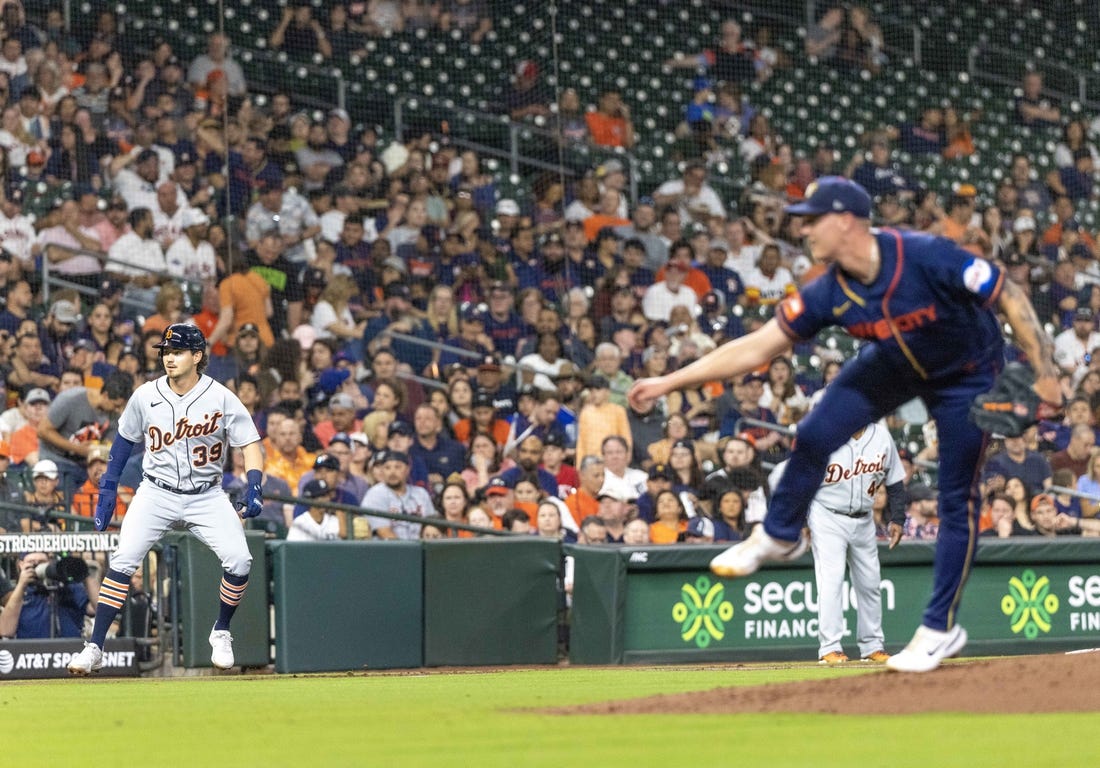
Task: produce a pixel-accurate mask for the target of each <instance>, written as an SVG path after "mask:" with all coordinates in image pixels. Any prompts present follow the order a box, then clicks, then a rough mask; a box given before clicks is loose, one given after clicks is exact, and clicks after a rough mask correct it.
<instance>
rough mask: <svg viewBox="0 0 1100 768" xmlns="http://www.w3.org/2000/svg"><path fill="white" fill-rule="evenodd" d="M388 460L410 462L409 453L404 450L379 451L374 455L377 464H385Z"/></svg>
mask: <svg viewBox="0 0 1100 768" xmlns="http://www.w3.org/2000/svg"><path fill="white" fill-rule="evenodd" d="M387 461H400V462H401V463H402V464H406V465H407V464H408V463H409V454H407V453H405V452H404V451H379V452H378V453H376V454H375V455H374V463H375V464H385V463H386V462H387Z"/></svg>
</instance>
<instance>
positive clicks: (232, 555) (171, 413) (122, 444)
mask: <svg viewBox="0 0 1100 768" xmlns="http://www.w3.org/2000/svg"><path fill="white" fill-rule="evenodd" d="M155 346H157V347H159V348H160V356H161V363H162V365H163V366H164V371H165V375H164V376H162V377H160V378H158V379H155V380H154V381H150V382H148V383H146V384H143V385H142V386H140V387H138V389H137V391H135V392H134V394H133V396H132V397H131V398H130V401H129V402H128V403H127V404H126V408H125V410H124V411H123V412H122V416H121V417H120V418H119V424H118V438H117V439H116V441H115V443H114V444H113V445H112V446H111V455H110V460H109V462H108V465H107V471H106V472H105V473H104V474H103V477H102V478H101V480H100V482H99V501H98V502H97V504H96V512H95V526H96V530H100V531H102V530H104V529H106V528H107V526H108V525H109V524H110V523H111V519H112V517H113V516H114V512H115V502H116V491H117V489H118V479H119V476H120V474H121V472H122V468H123V466H124V465H125V464H126V460H127V459H128V458H129V456H130V453H131V452H132V450H133V448H134V446H135V445H136V444H137V443H139V442H141V441H144V442H145V456H144V458H143V460H142V467H141V468H142V474H143V476H144V479H143V480H142V482H141V484H140V485H139V486H138V489H137V492H136V493H135V494H134V498H133V501H131V502H130V507H129V510H128V511H127V514H126V517H125V518H124V519H123V521H122V528H121V531H120V533H119V543H118V550H117V551H116V552H115V553H114V554H113V555H112V556H111V567H110V568H109V569H108V571H107V575H106V576H105V577H104V579H103V586H102V587H101V588H100V593H99V602H98V604H97V605H96V616H95V627H94V629H93V631H92V637H91V639H90V641H89V642H86V643H85V644H84V649H83V650H82V651H81V652H80V653H78V654H76V655H75V656H73V658H72V659H71V660H70V662H69V672H71V673H72V674H76V675H86V674H88V673H90V672H95V671H97V670H99V669H100V668H101V667H102V666H103V642H104V640H105V639H106V637H107V629H108V628H109V627H110V625H111V622H112V621H114V619H115V616H116V615H117V614H118V612H119V610H120V609H121V608H122V605H123V603H124V602H125V600H126V595H127V593H128V591H129V589H130V577H131V576H132V575H133V573H134V571H135V570H137V568H138V566H139V565H141V562H142V560H143V559H144V558H145V555H146V554H147V553H148V552H149V549H150V548H151V547H152V546H153V544H154V543H156V542H157V540H158V539H160V537H161V536H162V535H164V533H165V532H166V531H167V530H168V529H169V528H186V529H188V530H190V531H191V532H192V533H194V534H195V535H196V536H197V537H198V538H199V539H200V540H201V541H202V542H203V543H204V544H206V545H207V546H208V547H210V548H211V549H212V550H213V551H214V554H216V555H217V556H218V558H219V559H220V560H221V563H222V568H223V569H224V573H223V574H222V579H221V588H220V607H219V613H218V620H217V621H216V622H215V624H214V628H213V630H212V631H211V633H210V646H211V655H210V661H211V663H212V664H213V665H214V666H215V667H217V668H219V669H229V668H230V667H232V666H233V663H234V659H233V638H232V636H231V635H230V634H229V622H230V620H231V619H232V617H233V613H234V612H235V611H236V609H237V605H238V604H239V603H240V601H241V598H242V597H243V596H244V592H245V587H246V586H247V584H248V573H249V569H250V568H251V565H252V557H251V555H250V554H249V552H248V545H247V544H246V542H245V537H244V530H243V528H242V526H241V518H244V517H255V516H256V515H258V514H260V512H262V511H263V496H262V492H261V489H260V483H261V479H262V467H263V452H262V450H261V448H260V436H259V434H258V433H257V431H256V427H255V425H254V424H253V423H252V417H251V416H250V415H249V413H248V411H247V410H246V409H245V407H244V405H242V404H241V401H240V400H238V399H237V397H236V395H234V394H233V393H232V392H230V391H229V390H228V389H226V388H225V387H223V386H222V385H221V384H219V383H218V382H216V381H214V380H213V379H212V378H210V377H209V376H206V375H204V374H203V370H205V368H206V364H207V351H206V338H205V337H204V336H203V334H202V331H200V330H199V329H198V328H196V327H195V326H193V325H186V324H184V323H175V324H172V325H170V326H168V328H167V329H165V331H164V337H163V338H162V339H161V341H160V342H158V343H157V344H156V345H155ZM232 448H242V449H243V450H244V464H245V470H246V476H247V488H246V491H245V495H244V501H243V504H242V506H241V507H240V508H239V509H238V510H234V509H233V505H232V504H231V503H230V501H229V497H228V496H227V495H226V494H225V491H223V490H222V487H221V479H222V471H223V465H224V463H225V460H226V457H228V455H229V451H230V449H232Z"/></svg>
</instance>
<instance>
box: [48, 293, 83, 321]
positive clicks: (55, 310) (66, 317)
mask: <svg viewBox="0 0 1100 768" xmlns="http://www.w3.org/2000/svg"><path fill="white" fill-rule="evenodd" d="M50 316H51V317H54V318H56V319H57V321H58V322H61V323H69V324H73V323H79V322H80V312H78V311H77V309H76V307H75V306H74V305H73V303H72V302H71V301H66V300H65V299H61V300H60V301H55V302H54V303H53V305H52V306H51V307H50Z"/></svg>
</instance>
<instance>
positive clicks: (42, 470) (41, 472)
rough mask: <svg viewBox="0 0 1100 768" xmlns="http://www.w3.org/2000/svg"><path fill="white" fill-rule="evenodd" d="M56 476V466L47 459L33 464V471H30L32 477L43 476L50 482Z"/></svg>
mask: <svg viewBox="0 0 1100 768" xmlns="http://www.w3.org/2000/svg"><path fill="white" fill-rule="evenodd" d="M57 474H58V473H57V465H56V464H54V463H53V462H52V461H50V460H49V459H42V461H40V462H38V463H37V464H35V465H34V469H32V470H31V476H32V477H40V476H45V477H48V478H50V479H51V480H56V479H57Z"/></svg>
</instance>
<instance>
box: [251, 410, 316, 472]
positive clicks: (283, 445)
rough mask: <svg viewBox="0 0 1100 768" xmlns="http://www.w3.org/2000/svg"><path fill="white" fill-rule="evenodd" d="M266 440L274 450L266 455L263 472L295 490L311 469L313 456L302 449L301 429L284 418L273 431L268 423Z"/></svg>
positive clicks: (296, 422)
mask: <svg viewBox="0 0 1100 768" xmlns="http://www.w3.org/2000/svg"><path fill="white" fill-rule="evenodd" d="M268 439H269V440H270V443H271V447H272V448H273V449H274V450H273V451H271V452H270V453H268V454H267V463H266V464H265V465H264V472H266V473H267V474H269V475H274V476H275V477H278V478H282V479H283V480H285V481H286V484H287V485H288V486H290V487H291V488H297V487H298V485H299V484H300V481H301V479H302V475H304V474H305V473H306V472H308V471H309V470H311V469H313V460H314V459H315V458H317V457H316V456H315V455H314V454H312V453H310V452H309V451H307V450H306V449H305V448H303V447H302V427H301V425H299V424H298V421H297V419H294V418H286V419H283V420H282V421H281V422H279V424H278V426H276V427H275V428H274V429H272V428H271V423H270V421H269V422H268Z"/></svg>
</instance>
